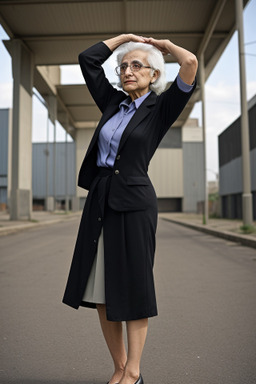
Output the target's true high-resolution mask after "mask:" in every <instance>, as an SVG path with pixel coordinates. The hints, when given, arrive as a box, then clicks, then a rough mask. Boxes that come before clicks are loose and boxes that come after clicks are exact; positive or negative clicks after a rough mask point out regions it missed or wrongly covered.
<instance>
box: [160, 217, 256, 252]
mask: <svg viewBox="0 0 256 384" xmlns="http://www.w3.org/2000/svg"><path fill="white" fill-rule="evenodd" d="M161 219H162V220H165V221H170V222H171V223H174V224H179V225H182V226H184V227H187V228H191V229H195V230H196V231H200V232H204V233H207V234H209V235H213V236H216V237H220V238H222V239H226V240H229V241H233V242H236V243H239V244H242V245H245V246H247V247H251V248H256V239H255V240H254V239H252V238H251V237H249V236H246V235H238V234H235V233H231V232H228V231H218V230H216V229H213V228H209V227H207V226H203V225H199V224H191V223H187V222H183V221H178V220H174V219H168V218H166V217H162V218H161Z"/></svg>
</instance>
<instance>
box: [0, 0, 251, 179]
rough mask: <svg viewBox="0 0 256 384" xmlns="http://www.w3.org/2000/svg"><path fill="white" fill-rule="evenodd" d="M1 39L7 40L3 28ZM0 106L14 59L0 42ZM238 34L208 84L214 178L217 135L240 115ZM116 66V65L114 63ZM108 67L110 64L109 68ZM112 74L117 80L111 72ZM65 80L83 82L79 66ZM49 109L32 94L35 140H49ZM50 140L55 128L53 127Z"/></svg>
mask: <svg viewBox="0 0 256 384" xmlns="http://www.w3.org/2000/svg"><path fill="white" fill-rule="evenodd" d="M255 20H256V0H250V2H249V4H248V5H247V7H246V9H245V11H244V39H245V59H246V79H247V100H250V99H251V98H252V97H253V96H254V95H255V94H256V27H255ZM0 38H1V40H2V39H6V38H7V35H6V34H5V32H4V30H3V29H2V27H0ZM0 63H1V70H0V108H11V107H12V73H11V58H10V56H9V54H8V52H7V51H6V49H5V47H4V45H3V43H2V42H0ZM238 64H239V62H238V41H237V33H235V34H234V36H233V38H232V39H231V41H230V43H229V45H228V46H227V48H226V50H225V52H224V53H223V55H222V57H221V58H220V60H219V62H218V64H217V65H216V67H215V69H214V70H213V72H212V74H211V76H210V77H209V78H208V80H207V83H206V89H205V92H206V135H207V168H208V170H209V171H208V179H209V180H214V179H215V178H216V173H218V135H219V134H220V133H221V132H222V131H223V130H224V129H225V128H227V127H228V126H229V125H230V124H231V123H232V122H233V121H234V120H235V119H236V118H237V117H238V116H239V115H240V93H239V66H238ZM113 66H114V65H113ZM107 68H109V67H107ZM107 68H106V70H107V73H108V74H109V77H110V78H111V80H112V79H115V78H114V77H112V76H111V75H110V72H109V69H107ZM177 71H178V66H176V65H175V66H171V68H170V70H168V72H167V73H168V80H173V79H174V77H175V75H176V73H177ZM62 82H63V83H65V84H67V83H70V84H72V83H83V78H82V76H81V73H80V69H79V67H78V66H65V67H62ZM191 117H195V118H198V119H199V123H201V103H197V104H196V105H195V107H194V109H193V111H192V114H191ZM46 127H47V111H46V108H45V107H44V106H43V105H42V103H41V102H40V101H39V100H38V99H37V98H36V97H33V142H40V141H46V132H47V128H46ZM50 140H53V129H52V127H50ZM57 140H59V141H64V140H65V132H64V130H63V129H62V127H61V126H60V125H59V124H58V125H57Z"/></svg>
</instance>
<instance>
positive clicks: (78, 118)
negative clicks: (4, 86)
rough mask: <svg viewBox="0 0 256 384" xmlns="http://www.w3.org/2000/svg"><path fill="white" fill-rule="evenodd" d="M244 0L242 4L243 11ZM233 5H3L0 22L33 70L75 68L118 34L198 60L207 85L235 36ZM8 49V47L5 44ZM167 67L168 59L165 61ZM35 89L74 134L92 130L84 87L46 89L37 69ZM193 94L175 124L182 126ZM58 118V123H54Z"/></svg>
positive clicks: (133, 0) (92, 110)
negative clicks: (168, 45) (166, 42)
mask: <svg viewBox="0 0 256 384" xmlns="http://www.w3.org/2000/svg"><path fill="white" fill-rule="evenodd" d="M248 1H249V0H244V1H243V4H244V6H245V5H246V4H247V3H248ZM235 20H236V18H235V1H234V0H207V1H205V0H179V1H178V0H148V1H146V0H112V1H109V0H105V1H104V0H101V1H100V0H93V1H88V0H80V1H79V0H73V1H71V0H19V1H17V0H8V1H5V0H2V1H1V3H0V21H1V23H2V25H3V27H4V28H5V30H6V32H7V33H8V35H9V37H10V39H21V40H22V41H23V42H24V44H25V45H26V46H27V47H28V48H29V49H30V50H31V51H32V52H33V54H34V59H35V65H36V66H45V65H63V64H77V56H78V54H79V53H80V52H82V51H83V50H84V49H86V48H87V47H89V46H91V45H92V44H94V43H96V42H98V41H100V40H105V39H107V38H110V37H113V36H115V35H118V34H121V33H130V32H132V33H135V34H139V35H144V36H153V37H155V38H159V39H162V38H167V39H170V40H171V41H173V42H174V43H175V44H178V45H180V46H182V47H184V48H186V49H188V50H190V51H191V52H193V53H195V54H196V56H197V57H198V58H199V57H200V56H201V55H202V54H203V55H204V63H205V78H206V79H207V78H208V77H209V75H210V73H211V71H212V70H213V68H214V66H215V64H216V63H217V61H218V59H219V58H220V56H221V54H222V53H223V51H224V49H225V47H226V46H227V44H228V42H229V40H230V39H231V37H232V35H233V33H234V31H235ZM5 45H6V47H7V48H8V49H10V41H5ZM165 59H166V62H172V57H171V56H166V57H165ZM34 85H35V87H36V88H37V90H38V91H39V92H40V93H41V94H42V96H45V95H46V94H56V95H57V99H58V119H59V120H60V122H62V121H61V115H62V114H63V112H66V113H67V115H68V118H69V123H70V124H71V125H72V126H73V127H74V128H76V129H78V128H86V127H93V126H95V124H96V123H95V122H96V121H97V120H99V118H100V113H99V111H98V110H97V108H96V107H95V104H94V102H93V100H92V98H91V96H90V94H89V92H88V90H87V88H86V86H85V85H59V84H50V83H49V82H48V81H47V80H46V79H45V78H43V76H42V73H41V71H40V67H37V69H36V71H35V76H34ZM199 86H200V84H199ZM200 97H201V96H200V92H199V91H198V90H197V92H195V93H194V95H193V97H192V98H191V100H190V102H189V104H188V105H187V107H186V108H185V110H184V111H183V113H182V114H181V116H180V117H179V120H178V121H177V122H176V124H175V125H176V126H182V125H183V124H184V123H185V121H186V119H187V117H188V116H189V113H190V112H191V110H192V108H193V106H194V103H195V102H196V101H198V100H200ZM59 117H60V118H59Z"/></svg>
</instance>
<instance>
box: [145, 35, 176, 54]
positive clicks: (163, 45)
mask: <svg viewBox="0 0 256 384" xmlns="http://www.w3.org/2000/svg"><path fill="white" fill-rule="evenodd" d="M144 40H145V41H144V42H145V43H147V44H151V45H153V46H154V47H155V48H157V49H158V50H159V51H160V52H162V54H163V55H167V54H168V53H170V52H169V50H168V48H167V46H168V42H169V40H157V39H154V38H153V37H144Z"/></svg>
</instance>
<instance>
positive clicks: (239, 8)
mask: <svg viewBox="0 0 256 384" xmlns="http://www.w3.org/2000/svg"><path fill="white" fill-rule="evenodd" d="M236 22H237V32H238V49H239V69H240V71H239V73H240V99H241V100H240V102H241V141H242V143H241V144H242V145H241V146H242V166H243V224H244V225H252V223H253V218H252V193H251V170H250V168H251V165H250V144H249V124H248V109H247V108H248V107H247V95H246V76H245V58H244V26H243V1H242V0H236Z"/></svg>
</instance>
